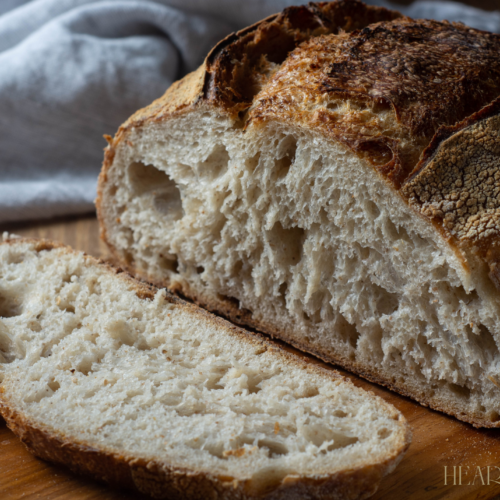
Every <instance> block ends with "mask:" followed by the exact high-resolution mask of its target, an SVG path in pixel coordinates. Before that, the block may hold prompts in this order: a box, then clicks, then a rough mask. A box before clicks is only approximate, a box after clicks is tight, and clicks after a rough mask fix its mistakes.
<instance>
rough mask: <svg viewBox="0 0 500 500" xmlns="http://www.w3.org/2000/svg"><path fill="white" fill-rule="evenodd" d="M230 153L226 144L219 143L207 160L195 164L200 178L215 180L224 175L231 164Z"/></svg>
mask: <svg viewBox="0 0 500 500" xmlns="http://www.w3.org/2000/svg"><path fill="white" fill-rule="evenodd" d="M229 160H230V157H229V153H228V152H227V149H226V147H225V146H224V144H217V145H216V146H215V147H214V149H213V150H212V152H211V153H210V154H209V155H208V157H207V159H206V160H205V161H202V162H201V163H199V164H198V165H196V166H195V170H196V173H197V174H198V177H199V178H200V179H206V180H208V181H213V180H215V179H217V178H219V177H222V175H224V174H225V173H226V171H227V168H228V166H229Z"/></svg>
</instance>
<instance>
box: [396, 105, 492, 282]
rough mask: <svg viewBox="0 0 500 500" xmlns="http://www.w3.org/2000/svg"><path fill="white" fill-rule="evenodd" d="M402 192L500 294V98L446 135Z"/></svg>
mask: <svg viewBox="0 0 500 500" xmlns="http://www.w3.org/2000/svg"><path fill="white" fill-rule="evenodd" d="M401 192H402V194H403V195H404V196H405V197H407V198H408V201H409V204H410V206H411V207H413V208H414V209H415V210H417V211H418V212H419V213H421V214H422V215H423V216H424V217H426V218H427V219H428V220H430V221H431V222H432V223H433V224H434V225H435V226H436V227H437V228H438V229H439V230H440V231H441V232H442V233H443V234H444V235H445V237H447V238H448V239H449V240H450V243H451V244H453V245H457V246H458V247H459V248H461V249H462V250H463V251H464V253H469V252H472V253H474V254H475V255H476V256H478V257H479V258H480V259H482V260H483V261H484V262H486V264H487V265H488V266H489V269H490V278H491V279H492V281H493V283H494V284H495V285H496V286H497V288H499V289H500V98H499V99H497V100H496V101H495V102H493V103H492V104H491V105H489V106H487V107H485V108H484V109H482V110H481V111H480V112H478V113H475V114H474V115H472V116H471V117H469V118H467V119H466V120H464V121H463V122H461V123H458V124H457V125H455V126H453V127H445V128H443V129H441V130H440V131H439V132H438V133H437V134H436V136H435V138H434V139H433V141H432V143H431V144H430V145H429V147H428V148H427V150H426V151H425V152H424V156H423V158H422V160H421V161H420V163H419V164H418V165H417V167H416V169H415V172H414V173H413V175H412V176H411V178H410V179H409V180H408V181H407V182H406V183H405V184H404V186H403V188H402V190H401Z"/></svg>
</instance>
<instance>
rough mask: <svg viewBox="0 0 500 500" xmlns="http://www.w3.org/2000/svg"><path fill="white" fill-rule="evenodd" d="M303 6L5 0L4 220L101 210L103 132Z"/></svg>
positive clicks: (480, 19) (0, 157)
mask: <svg viewBox="0 0 500 500" xmlns="http://www.w3.org/2000/svg"><path fill="white" fill-rule="evenodd" d="M300 3H305V2H300V1H294V0H156V1H154V0H104V1H103V0H32V1H26V0H3V2H1V1H0V223H1V222H10V221H19V220H27V219H40V218H46V217H51V216H55V215H68V214H79V213H85V212H90V211H92V210H93V200H94V198H95V189H96V181H97V175H98V173H99V170H100V166H101V161H102V156H103V154H102V150H103V148H104V146H105V145H106V143H105V141H104V139H103V137H102V136H103V134H110V135H113V134H114V133H115V131H116V129H117V127H118V126H119V124H120V123H121V122H123V121H124V120H125V119H126V118H127V117H128V116H129V115H131V114H132V113H133V112H134V111H135V110H136V109H138V108H140V107H143V106H145V105H147V104H148V103H150V102H151V101H152V100H153V99H156V98H157V97H160V96H161V95H162V94H163V93H164V91H165V90H166V89H167V88H168V86H169V85H170V84H171V83H172V82H173V81H175V80H177V79H178V78H180V77H181V76H183V75H184V74H186V73H187V72H189V71H193V70H194V69H196V68H197V67H198V66H199V65H200V64H201V63H202V61H203V59H204V57H205V55H206V53H207V52H208V50H210V48H211V47H212V46H213V45H214V44H215V43H216V42H217V41H219V40H220V39H221V38H223V37H224V36H226V35H227V34H228V33H230V32H232V31H235V30H237V29H240V28H242V27H244V26H247V25H249V24H251V23H253V22H256V21H258V20H259V19H262V18H263V17H266V16H268V15H270V14H272V13H274V12H278V11H280V10H282V9H283V8H285V7H287V6H289V5H292V4H300ZM366 3H370V4H373V5H375V4H376V5H384V6H387V7H394V6H393V5H391V4H390V3H389V2H386V1H384V0H380V1H376V0H372V1H370V0H368V1H367V2H366ZM399 10H401V11H403V12H404V13H405V14H408V15H410V16H412V17H425V18H435V19H449V20H451V21H462V22H464V23H466V24H469V25H471V26H474V27H477V28H481V29H486V30H489V31H496V32H500V13H499V12H493V13H491V12H489V13H486V12H482V11H480V10H477V9H474V8H471V7H465V6H463V5H460V4H457V3H453V2H436V1H418V2H416V3H415V4H413V5H412V6H411V7H409V8H401V7H399Z"/></svg>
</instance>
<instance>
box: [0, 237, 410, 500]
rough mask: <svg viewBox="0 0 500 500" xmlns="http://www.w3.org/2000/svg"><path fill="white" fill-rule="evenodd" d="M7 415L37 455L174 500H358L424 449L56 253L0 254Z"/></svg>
mask: <svg viewBox="0 0 500 500" xmlns="http://www.w3.org/2000/svg"><path fill="white" fill-rule="evenodd" d="M0 413H1V415H2V416H3V417H4V418H5V420H6V421H7V424H8V425H9V427H10V428H11V429H12V430H13V431H14V433H15V434H17V435H18V436H19V437H20V438H21V440H22V441H23V443H24V444H25V445H26V446H27V447H28V449H29V450H30V451H32V452H33V453H34V454H35V455H37V456H38V457H40V458H43V459H45V460H49V461H53V462H58V463H61V464H63V465H66V466H68V467H70V468H71V469H73V470H74V471H76V472H78V473H84V474H89V475H92V476H94V477H96V478H98V479H101V480H105V481H107V482H109V483H112V484H116V485H119V486H121V487H125V488H130V487H135V488H136V489H137V490H139V491H141V492H143V493H147V494H149V495H152V496H153V497H155V498H168V499H181V498H182V499H193V500H194V499H199V500H206V499H208V498H220V499H250V498H269V499H294V498H296V499H299V498H300V499H303V498H310V499H325V500H326V499H354V498H366V497H368V496H370V495H371V494H373V493H374V492H375V490H376V489H377V487H378V484H379V483H380V480H381V478H382V477H383V476H384V475H385V474H387V473H389V472H390V471H391V470H392V469H394V467H395V466H396V465H397V464H398V462H399V461H400V460H401V458H402V456H403V453H404V452H405V450H406V448H407V447H408V445H409V442H410V432H409V428H408V425H407V424H406V421H405V419H404V417H403V416H402V415H401V414H400V413H399V412H398V411H397V410H396V409H395V408H394V407H392V406H391V405H389V404H388V403H385V402H384V401H383V400H382V399H380V398H378V397H376V396H374V395H373V394H370V393H367V392H365V391H363V390H362V389H358V388H356V387H354V386H353V384H352V383H350V382H349V381H347V380H346V379H344V378H342V377H341V376H340V375H339V374H338V373H337V372H334V371H327V370H325V369H323V368H320V367H318V366H315V365H311V364H310V363H309V364H307V363H306V362H304V361H302V360H301V359H300V358H298V357H297V356H294V355H291V354H289V353H286V352H284V351H283V350H282V349H280V348H279V347H277V346H276V345H274V344H271V343H270V342H269V341H267V340H265V339H263V338H260V337H257V336H254V335H252V334H250V333H248V332H245V331H244V330H241V329H239V328H237V327H235V326H234V325H232V324H230V323H228V322H226V321H225V320H222V319H220V318H217V317H216V316H213V315H211V314H210V313H207V312H206V311H203V310H202V309H200V308H198V307H196V306H194V305H190V304H187V303H185V302H184V301H182V300H180V299H177V298H175V297H173V296H172V295H170V294H168V293H166V292H165V291H164V290H162V291H158V290H157V289H155V288H153V287H151V286H149V285H145V284H143V283H140V282H138V281H135V280H133V279H132V278H130V277H129V276H128V275H126V274H124V273H123V272H119V271H117V270H115V269H112V268H110V267H109V266H107V265H106V264H103V263H100V262H98V261H97V260H95V259H93V258H91V257H88V256H85V255H84V254H83V253H80V252H75V251H73V250H71V249H70V248H68V247H64V246H61V245H55V244H52V243H50V242H48V241H35V240H24V239H13V240H10V241H8V242H7V243H3V244H0Z"/></svg>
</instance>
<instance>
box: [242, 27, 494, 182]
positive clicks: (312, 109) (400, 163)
mask: <svg viewBox="0 0 500 500" xmlns="http://www.w3.org/2000/svg"><path fill="white" fill-rule="evenodd" d="M499 52H500V36H499V35H496V34H493V33H487V32H483V31H479V30H474V29H472V28H468V27H466V26H464V25H461V24H451V23H448V22H437V21H428V20H417V21H415V20H411V19H409V18H400V19H396V20H394V21H390V22H380V23H378V24H373V25H371V26H367V27H365V28H364V29H362V30H356V31H353V32H351V33H341V34H339V35H328V36H320V37H316V38H311V39H310V40H309V41H308V42H306V43H303V44H302V45H301V46H300V47H298V48H297V49H296V50H295V51H294V52H292V53H291V54H290V56H289V57H288V59H287V60H286V61H285V63H284V64H283V65H282V67H281V68H280V70H279V71H278V72H277V73H276V74H275V75H274V76H273V77H272V79H271V80H270V81H269V83H268V84H267V85H266V87H265V88H264V89H263V91H262V92H261V93H260V94H259V95H258V96H257V97H256V99H255V104H254V105H253V108H252V111H251V114H250V119H251V120H252V121H254V122H259V121H262V120H269V119H272V120H275V121H281V122H285V123H294V124H296V125H300V126H303V127H307V128H312V129H314V130H317V131H319V132H321V133H323V134H324V135H326V136H327V137H329V138H332V139H334V140H336V141H339V142H342V143H344V144H345V145H346V146H348V147H349V148H350V149H351V150H353V151H354V152H356V153H357V154H359V155H360V156H363V157H366V159H367V160H369V161H370V162H371V163H372V164H373V165H374V166H375V167H376V168H377V170H378V171H379V172H380V173H381V174H382V175H383V176H384V177H385V178H387V179H388V180H390V181H391V182H392V183H393V185H394V186H395V187H396V188H399V187H400V186H401V184H402V183H403V181H404V180H405V178H406V177H407V176H408V175H409V174H410V172H411V171H412V170H413V168H414V166H415V164H416V161H417V159H418V156H419V155H420V153H421V152H422V150H423V149H424V147H425V146H426V145H427V144H428V142H429V141H430V139H431V138H432V136H433V135H434V133H435V132H436V130H437V129H438V127H440V126H443V125H451V124H454V123H456V122H457V121H459V120H462V119H464V118H465V117H467V116H468V115H470V114H471V113H474V112H476V111H478V110H479V109H481V108H482V107H483V106H485V105H486V104H488V103H489V102H491V101H492V100H493V99H494V98H496V97H497V96H498V95H499V94H500V59H499V58H498V53H499ZM346 103H350V106H351V107H352V109H349V110H346V108H345V104H346ZM387 107H390V108H392V109H393V112H394V118H393V119H392V121H393V124H392V125H391V124H390V125H391V126H390V127H388V123H387V120H386V119H385V118H383V117H382V115H383V112H384V111H386V109H387ZM338 108H341V109H340V110H339V109H338Z"/></svg>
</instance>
